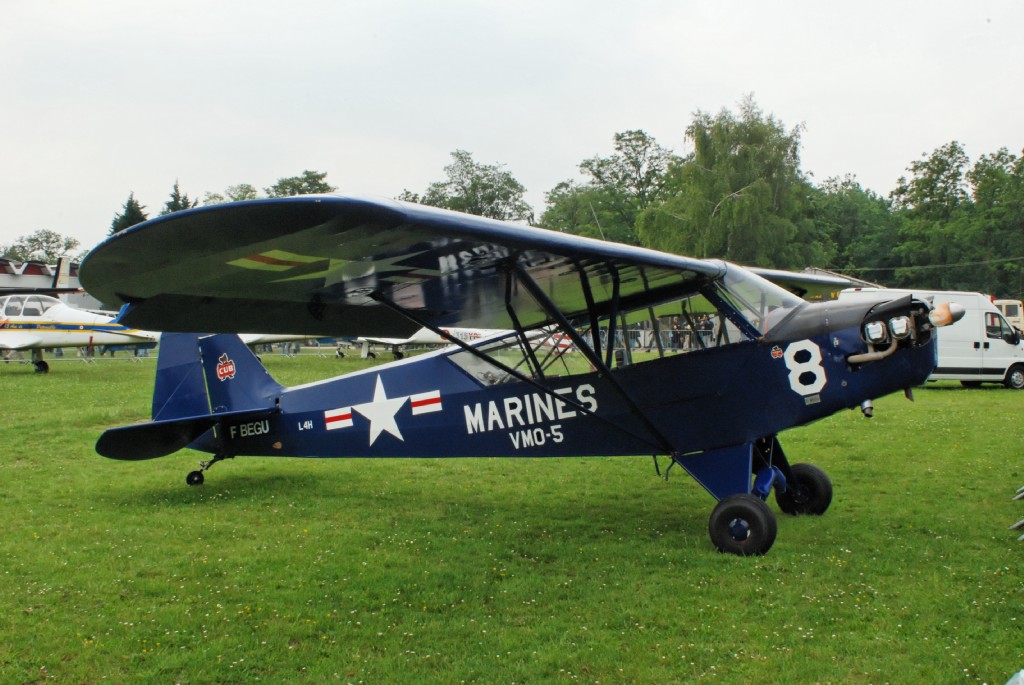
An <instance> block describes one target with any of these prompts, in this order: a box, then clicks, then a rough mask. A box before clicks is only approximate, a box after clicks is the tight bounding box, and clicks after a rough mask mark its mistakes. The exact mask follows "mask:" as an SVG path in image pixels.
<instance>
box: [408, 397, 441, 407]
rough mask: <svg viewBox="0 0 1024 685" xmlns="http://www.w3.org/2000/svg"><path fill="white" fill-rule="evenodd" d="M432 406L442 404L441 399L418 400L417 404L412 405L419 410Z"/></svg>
mask: <svg viewBox="0 0 1024 685" xmlns="http://www.w3.org/2000/svg"><path fill="white" fill-rule="evenodd" d="M430 404H441V397H440V396H438V397H428V398H427V399H425V400H416V401H415V402H413V403H412V406H413V407H416V408H418V407H425V406H427V405H430Z"/></svg>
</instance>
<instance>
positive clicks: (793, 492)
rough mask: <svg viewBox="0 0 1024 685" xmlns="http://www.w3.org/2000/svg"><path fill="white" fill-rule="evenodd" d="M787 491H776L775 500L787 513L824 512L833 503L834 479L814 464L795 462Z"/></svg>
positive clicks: (787, 484)
mask: <svg viewBox="0 0 1024 685" xmlns="http://www.w3.org/2000/svg"><path fill="white" fill-rule="evenodd" d="M790 471H791V472H792V474H793V477H792V478H790V479H789V480H788V481H787V483H786V486H787V487H786V491H785V492H779V491H778V490H776V491H775V502H776V503H777V504H778V505H779V509H781V510H782V511H783V512H785V513H787V514H794V515H799V514H813V515H815V516H820V515H822V514H824V513H825V512H826V511H827V510H828V507H829V505H830V504H832V481H831V480H829V477H828V476H827V475H826V474H825V472H824V471H822V470H821V469H819V468H818V467H817V466H815V465H814V464H793V465H792V466H791V467H790Z"/></svg>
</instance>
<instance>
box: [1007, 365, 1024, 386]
mask: <svg viewBox="0 0 1024 685" xmlns="http://www.w3.org/2000/svg"><path fill="white" fill-rule="evenodd" d="M1003 385H1005V386H1006V387H1008V388H1010V389H1011V390H1021V389H1022V388H1024V366H1021V365H1020V364H1014V365H1013V366H1011V367H1010V370H1009V371H1007V372H1006V378H1004V379H1003Z"/></svg>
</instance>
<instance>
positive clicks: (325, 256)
mask: <svg viewBox="0 0 1024 685" xmlns="http://www.w3.org/2000/svg"><path fill="white" fill-rule="evenodd" d="M722 269H723V266H722V264H721V263H719V262H708V261H702V260H695V259H689V258H686V257H679V256H675V255H668V254H665V253H661V252H656V251H652V250H645V249H642V248H634V247H629V246H624V245H617V244H613V243H605V242H601V241H595V240H588V239H585V238H580V237H578V236H569V235H565V234H562V233H558V232H555V231H547V230H544V229H537V228H529V227H524V226H518V225H515V224H509V223H505V222H499V221H493V220H489V219H484V218H480V217H475V216H469V215H464V214H458V213H454V212H446V211H442V210H436V209H432V208H429V207H424V206H421V205H414V204H407V203H400V202H396V201H391V200H367V199H355V198H347V197H341V196H300V197H295V198H283V199H274V200H258V201H251V202H243V203H233V204H227V205H217V206H212V207H204V208H201V209H196V210H191V211H185V212H178V213H175V214H171V215H167V216H165V217H160V218H158V219H154V220H152V221H149V222H146V223H145V224H140V225H139V226H137V227H134V228H132V229H129V230H128V231H125V232H124V233H123V234H119V235H116V236H114V237H112V238H110V239H108V240H107V241H106V242H105V243H103V244H102V245H100V246H99V247H97V248H96V249H95V250H94V251H93V252H92V253H90V255H89V256H88V257H87V258H86V260H85V261H84V262H83V264H82V267H81V271H80V278H81V282H82V284H83V285H84V286H85V287H86V289H87V290H88V291H89V292H90V293H91V294H93V295H94V296H96V297H98V298H99V299H100V300H102V301H103V302H104V303H105V304H106V305H107V306H118V305H120V304H122V303H128V304H129V305H130V306H129V308H128V310H127V311H126V313H125V314H124V315H123V317H122V320H123V321H124V322H125V323H127V324H130V325H133V326H136V327H139V328H144V329H150V330H165V331H191V330H197V329H202V330H214V331H223V332H255V331H260V332H265V333H298V334H309V335H327V336H343V335H363V336H371V335H372V336H385V337H408V336H410V335H411V334H412V333H413V332H415V331H416V330H417V329H418V328H419V324H418V323H416V322H414V321H413V320H410V319H409V318H407V316H405V315H404V314H403V313H409V314H412V315H413V316H414V317H415V318H416V319H417V320H418V321H419V322H422V323H429V324H430V325H433V326H438V327H440V326H460V327H477V328H513V327H516V324H517V323H518V324H519V325H521V326H523V327H527V328H529V327H534V326H540V325H546V324H548V323H551V321H552V318H551V313H550V312H551V307H550V306H548V307H545V306H542V305H541V304H540V303H539V302H538V293H542V295H540V297H542V298H545V299H548V300H549V302H548V304H549V305H554V307H555V308H556V309H557V311H559V312H561V313H562V314H563V315H565V316H566V317H567V318H569V319H572V318H574V317H581V316H583V315H585V314H586V315H590V316H593V315H595V314H597V315H608V314H612V313H614V312H616V311H618V310H620V309H629V308H636V307H643V306H655V305H657V304H658V303H660V302H665V301H669V300H671V299H675V298H678V297H680V296H683V295H685V294H687V293H691V292H694V291H695V290H697V289H698V288H700V287H701V286H702V285H704V284H705V283H707V282H708V281H709V280H711V279H714V278H716V277H718V276H719V275H720V274H721V271H722ZM527 281H529V282H530V284H531V287H530V288H527V287H524V286H523V284H524V282H527Z"/></svg>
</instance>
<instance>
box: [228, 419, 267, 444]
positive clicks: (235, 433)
mask: <svg viewBox="0 0 1024 685" xmlns="http://www.w3.org/2000/svg"><path fill="white" fill-rule="evenodd" d="M228 430H229V431H230V433H231V439H232V440H234V439H235V438H252V437H255V436H257V435H266V434H268V433H269V432H270V420H269V419H263V420H262V421H251V422H249V423H240V424H238V425H235V426H231V427H230V428H229V429H228Z"/></svg>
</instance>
